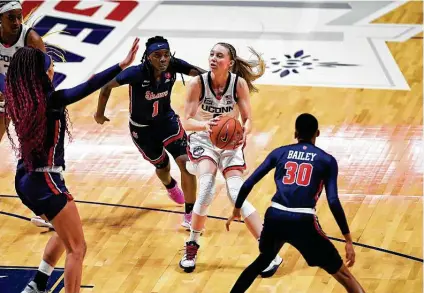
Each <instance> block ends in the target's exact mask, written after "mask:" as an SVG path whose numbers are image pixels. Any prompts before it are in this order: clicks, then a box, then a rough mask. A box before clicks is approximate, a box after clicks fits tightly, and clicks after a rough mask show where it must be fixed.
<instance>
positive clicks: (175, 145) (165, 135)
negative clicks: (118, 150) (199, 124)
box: [130, 115, 187, 169]
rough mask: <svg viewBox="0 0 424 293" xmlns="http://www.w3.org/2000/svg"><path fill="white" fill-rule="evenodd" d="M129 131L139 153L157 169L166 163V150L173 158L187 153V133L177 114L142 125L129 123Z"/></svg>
mask: <svg viewBox="0 0 424 293" xmlns="http://www.w3.org/2000/svg"><path fill="white" fill-rule="evenodd" d="M130 131H131V138H132V140H133V142H134V144H135V145H136V146H137V148H138V150H139V151H140V153H141V154H142V155H143V157H144V158H145V159H146V160H147V161H149V162H150V163H151V164H152V165H154V166H155V167H156V168H157V169H162V168H165V167H166V166H167V165H168V163H169V157H168V154H167V153H166V151H168V152H169V153H170V154H171V155H172V157H173V158H174V159H176V158H178V157H179V156H182V155H187V135H186V133H185V131H184V128H183V126H182V124H181V121H180V118H179V117H178V115H174V116H172V117H171V118H170V119H169V120H165V121H163V122H161V123H158V124H155V125H149V126H144V127H139V126H134V125H133V124H131V123H130ZM165 150H166V151H165Z"/></svg>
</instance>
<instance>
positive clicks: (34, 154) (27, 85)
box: [5, 47, 70, 170]
mask: <svg viewBox="0 0 424 293" xmlns="http://www.w3.org/2000/svg"><path fill="white" fill-rule="evenodd" d="M44 58H45V57H44V53H43V52H42V51H41V50H39V49H34V48H31V47H23V48H20V49H18V50H17V51H16V53H15V54H14V56H13V59H12V61H11V62H10V65H9V69H8V73H7V77H6V90H5V111H6V115H7V116H9V117H10V119H11V120H12V122H13V124H14V126H15V131H16V135H17V138H18V142H19V148H17V147H16V145H15V143H14V141H13V139H12V136H11V134H10V130H9V128H7V136H8V137H9V140H10V141H11V144H12V148H13V149H14V151H15V153H17V154H18V155H19V157H20V158H22V159H23V160H24V164H25V166H26V167H27V168H28V169H29V170H32V169H33V162H34V160H35V159H37V158H43V157H44V156H46V155H47V153H46V148H45V139H46V134H47V97H48V96H49V94H51V93H52V92H53V91H54V87H53V84H52V82H51V81H50V79H49V77H48V76H47V74H46V72H45V71H44ZM65 116H66V118H65V121H66V125H65V129H66V131H67V133H68V135H70V133H69V130H68V123H69V115H68V112H67V110H66V109H65Z"/></svg>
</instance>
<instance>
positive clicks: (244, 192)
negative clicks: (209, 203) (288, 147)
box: [226, 148, 280, 230]
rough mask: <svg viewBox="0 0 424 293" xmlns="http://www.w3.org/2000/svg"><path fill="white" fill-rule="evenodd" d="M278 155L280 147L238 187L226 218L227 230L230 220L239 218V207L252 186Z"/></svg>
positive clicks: (272, 165)
mask: <svg viewBox="0 0 424 293" xmlns="http://www.w3.org/2000/svg"><path fill="white" fill-rule="evenodd" d="M279 157H280V149H279V148H278V149H275V150H273V151H272V152H271V153H270V154H269V155H268V156H267V157H266V159H265V160H264V161H263V162H262V164H260V165H259V167H258V168H257V169H256V170H255V171H254V172H253V174H252V175H250V177H249V178H248V179H247V180H246V181H245V182H244V183H243V185H242V186H241V188H240V191H239V194H238V196H237V199H236V203H235V205H234V209H233V214H232V215H231V216H230V217H229V218H228V220H227V224H226V226H227V230H230V224H231V221H233V220H234V219H240V217H241V215H240V209H241V207H242V206H243V203H244V201H245V200H246V198H247V196H248V195H249V193H250V192H251V191H252V189H253V187H254V186H255V185H256V184H257V183H258V182H259V181H261V180H262V178H264V177H265V175H266V174H268V173H269V171H271V170H272V169H274V168H275V166H276V165H277V161H278V158H279Z"/></svg>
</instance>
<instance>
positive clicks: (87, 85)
mask: <svg viewBox="0 0 424 293" xmlns="http://www.w3.org/2000/svg"><path fill="white" fill-rule="evenodd" d="M121 71H122V69H121V67H119V65H118V64H116V65H114V66H112V67H110V68H108V69H106V70H104V71H102V72H100V73H98V74H96V75H94V76H93V77H92V78H91V79H90V80H88V81H87V82H84V83H83V84H80V85H78V86H76V87H74V88H71V89H65V90H59V91H54V92H52V93H51V94H50V95H49V96H48V98H47V113H46V116H47V125H46V126H47V132H46V138H45V142H44V147H45V152H44V154H42V155H40V154H34V160H33V168H42V167H55V166H57V167H63V168H65V150H64V143H65V131H66V113H65V108H66V106H67V105H70V104H72V103H75V102H77V101H79V100H81V99H83V98H84V97H87V96H88V95H90V94H92V93H94V92H95V91H96V90H98V89H100V88H101V87H102V86H103V85H104V84H106V83H107V82H109V81H110V80H112V79H113V78H114V77H115V76H116V75H117V74H118V73H119V72H121ZM22 161H23V160H20V162H19V164H21V163H22Z"/></svg>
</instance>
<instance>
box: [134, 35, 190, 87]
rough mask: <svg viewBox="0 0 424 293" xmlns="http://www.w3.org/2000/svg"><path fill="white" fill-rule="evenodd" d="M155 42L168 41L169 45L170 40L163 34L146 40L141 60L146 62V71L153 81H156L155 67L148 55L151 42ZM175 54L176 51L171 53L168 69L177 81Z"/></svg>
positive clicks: (172, 77)
mask: <svg viewBox="0 0 424 293" xmlns="http://www.w3.org/2000/svg"><path fill="white" fill-rule="evenodd" d="M155 43H166V44H168V46H169V43H168V40H167V39H165V38H164V37H162V36H155V37H152V38H149V39H148V40H147V42H146V50H145V51H144V53H143V57H142V58H141V62H142V63H144V73H145V74H146V76H148V77H149V78H150V82H151V83H154V82H155V81H154V78H155V77H154V74H153V72H154V68H153V66H152V64H151V63H150V61H149V58H147V57H148V55H147V48H148V47H149V46H150V45H151V44H155ZM174 56H175V53H174V55H171V60H170V61H169V66H168V70H169V71H170V72H171V74H172V76H171V79H172V80H173V81H175V80H176V78H177V73H176V71H175V70H174V69H173V67H174V64H175V62H176V61H175V58H174ZM181 77H183V76H182V74H181ZM183 83H184V78H183Z"/></svg>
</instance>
